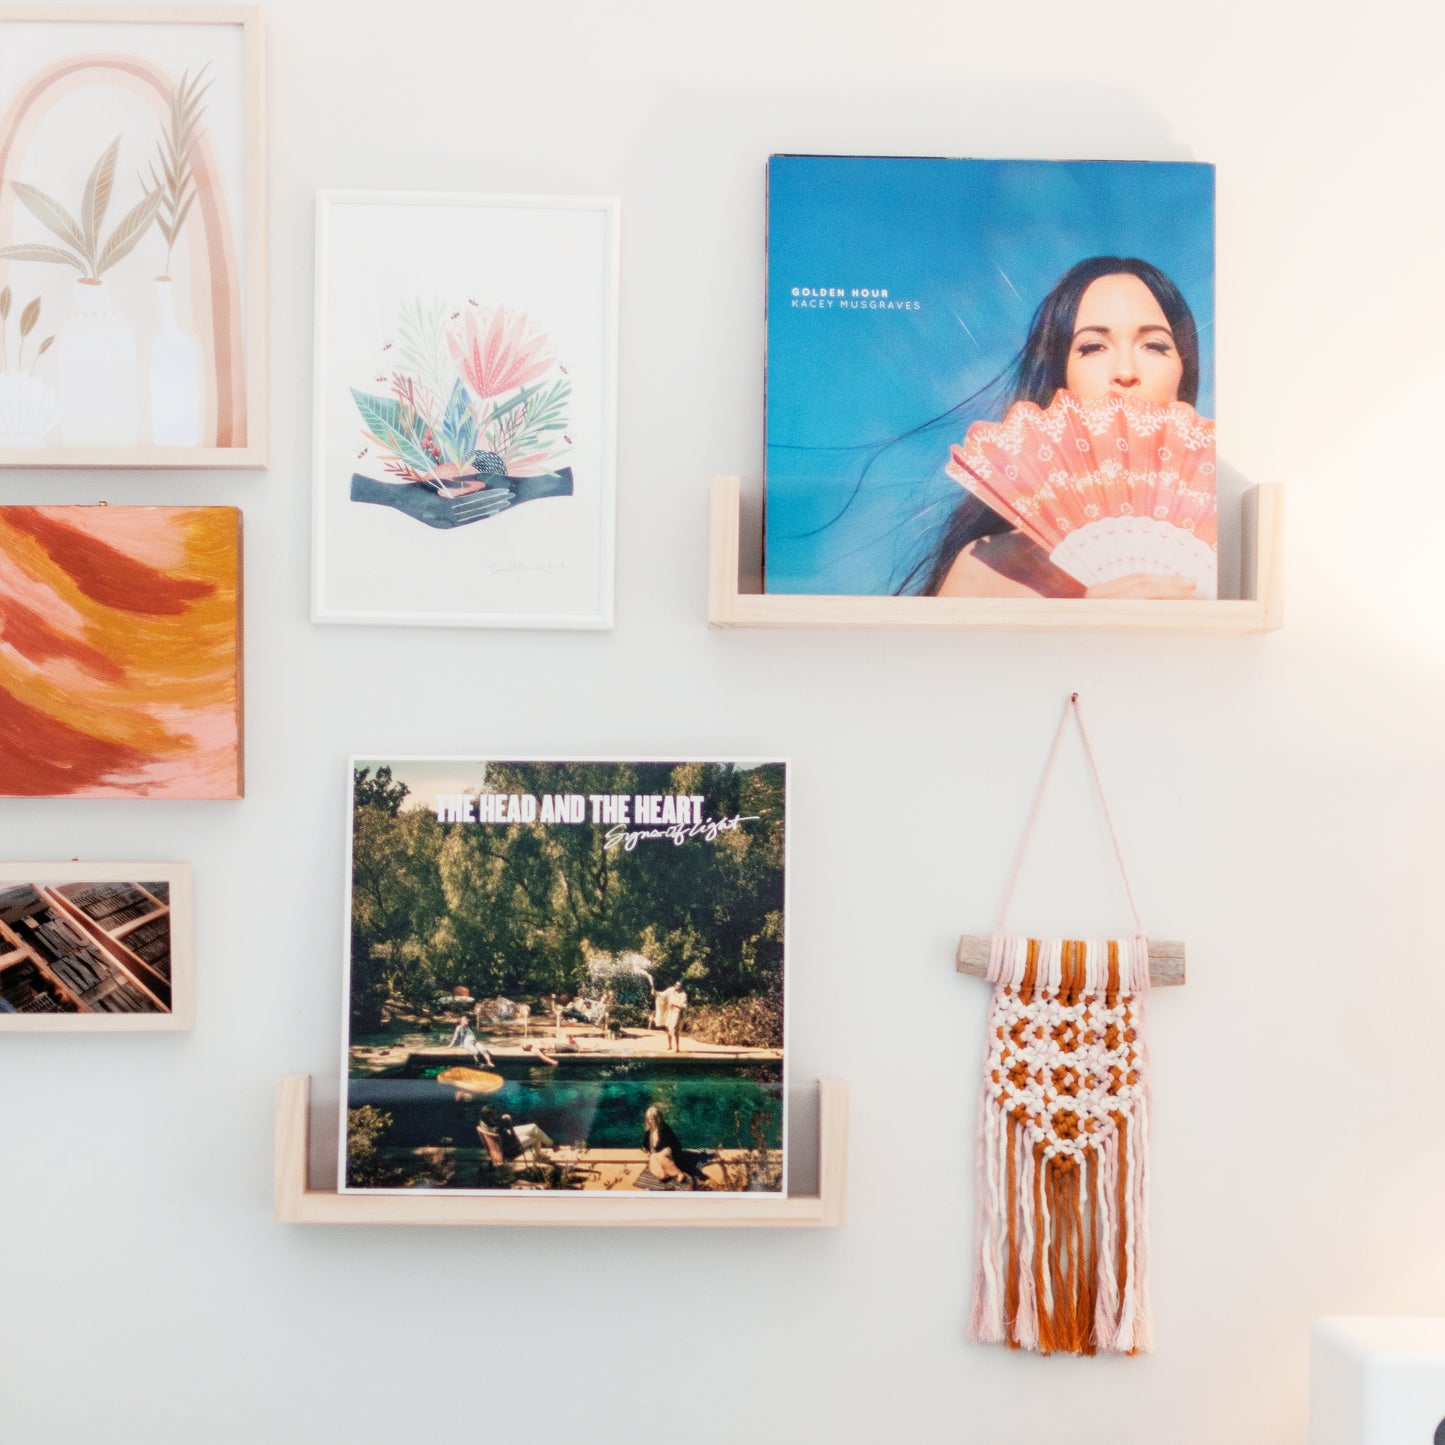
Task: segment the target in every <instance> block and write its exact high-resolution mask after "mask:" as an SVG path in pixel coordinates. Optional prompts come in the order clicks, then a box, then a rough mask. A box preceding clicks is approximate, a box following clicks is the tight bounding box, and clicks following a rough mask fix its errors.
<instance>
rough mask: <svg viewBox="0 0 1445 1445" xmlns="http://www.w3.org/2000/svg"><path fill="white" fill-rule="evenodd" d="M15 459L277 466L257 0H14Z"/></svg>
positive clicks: (10, 279) (2, 400)
mask: <svg viewBox="0 0 1445 1445" xmlns="http://www.w3.org/2000/svg"><path fill="white" fill-rule="evenodd" d="M0 57H3V60H4V63H3V65H0V176H3V182H0V467H42V466H43V467H187V468H197V467H259V466H265V465H266V457H267V436H266V171H265V167H266V136H265V110H264V82H263V77H262V63H263V42H262V20H261V12H260V10H259V9H257V8H255V7H240V6H223V7H216V6H206V5H173V4H161V5H144V6H137V5H94V4H79V5H75V4H24V5H17V4H6V3H0Z"/></svg>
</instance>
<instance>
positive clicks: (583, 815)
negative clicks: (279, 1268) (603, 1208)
mask: <svg viewBox="0 0 1445 1445" xmlns="http://www.w3.org/2000/svg"><path fill="white" fill-rule="evenodd" d="M350 768H351V790H350V791H351V802H350V813H351V816H350V825H351V829H350V848H349V872H350V887H349V896H348V907H347V928H348V941H347V947H346V1017H345V1021H344V1034H345V1060H344V1064H343V1079H342V1092H343V1094H344V1097H345V1101H346V1105H345V1109H344V1123H343V1125H342V1130H341V1140H340V1159H339V1177H340V1180H341V1188H342V1189H344V1190H352V1191H356V1190H364V1191H378V1190H409V1189H449V1190H457V1191H469V1192H473V1193H496V1192H499V1191H510V1190H594V1191H598V1192H599V1193H608V1194H615V1195H627V1196H630V1197H636V1196H637V1195H639V1194H650V1195H654V1196H659V1197H660V1196H662V1195H664V1194H677V1193H687V1194H703V1193H716V1192H727V1193H736V1194H743V1195H746V1194H755V1195H771V1196H777V1195H779V1194H784V1193H786V1192H787V1180H786V1164H785V1160H786V1118H785V1112H786V1111H785V1099H786V1092H785V1088H784V1085H785V1049H784V1034H785V1027H784V1026H785V1021H786V1020H785V1002H784V1000H785V994H786V990H785V986H784V983H785V974H786V937H787V931H786V917H787V909H786V894H787V831H786V829H787V794H788V774H787V765H786V764H785V763H783V762H778V761H758V760H752V759H749V760H731V761H720V760H715V759H713V760H705V761H696V760H695V761H657V760H626V761H624V760H618V759H606V760H599V759H591V760H574V761H539V760H536V759H521V758H480V757H426V758H419V757H357V758H353V759H351V763H350Z"/></svg>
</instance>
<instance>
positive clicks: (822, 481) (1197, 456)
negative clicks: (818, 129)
mask: <svg viewBox="0 0 1445 1445" xmlns="http://www.w3.org/2000/svg"><path fill="white" fill-rule="evenodd" d="M1213 417H1214V168H1213V167H1212V166H1209V165H1204V164H1197V163H1192V162H1134V161H1006V160H944V159H929V158H919V157H904V158H891V157H877V156H788V155H783V156H774V157H772V159H771V160H770V161H769V164H768V315H767V507H766V570H765V585H766V589H767V590H768V591H769V592H779V593H821V594H853V595H889V594H895V593H897V594H905V595H911V594H921V595H941V596H986V597H1010V596H1019V597H1026V596H1043V597H1086V596H1101V597H1148V598H1171V597H1181V598H1183V597H1213V596H1215V595H1216V591H1217V579H1218V566H1217V533H1216V502H1215V460H1214V457H1215V452H1214V422H1213Z"/></svg>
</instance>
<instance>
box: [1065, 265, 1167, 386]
mask: <svg viewBox="0 0 1445 1445" xmlns="http://www.w3.org/2000/svg"><path fill="white" fill-rule="evenodd" d="M1183 373H1184V367H1183V363H1182V362H1181V361H1180V358H1179V348H1178V347H1177V346H1175V344H1174V335H1173V332H1171V331H1170V329H1169V323H1168V321H1167V320H1166V319H1165V316H1164V312H1163V310H1162V309H1161V308H1160V305H1159V303H1158V301H1156V300H1155V299H1154V293H1153V292H1152V291H1151V290H1150V289H1149V288H1148V287H1147V286H1146V285H1145V284H1144V283H1143V282H1142V281H1141V280H1140V279H1139V278H1138V277H1137V276H1131V275H1128V274H1127V273H1120V274H1117V275H1113V276H1100V277H1099V279H1098V280H1097V281H1094V282H1091V283H1090V285H1089V286H1088V288H1087V289H1086V290H1085V291H1084V294H1083V295H1082V296H1081V297H1080V298H1079V311H1078V315H1077V316H1076V317H1075V318H1074V338H1073V341H1072V342H1071V343H1070V346H1069V361H1068V366H1067V369H1066V371H1065V380H1064V385H1065V386H1066V387H1067V388H1068V389H1069V390H1070V391H1071V392H1073V393H1074V395H1075V396H1078V397H1082V398H1084V399H1085V400H1097V399H1099V398H1101V397H1105V396H1110V395H1115V396H1131V397H1134V398H1136V399H1137V400H1139V401H1151V402H1161V403H1168V402H1171V401H1176V400H1177V399H1178V397H1179V382H1180V378H1181V377H1182V376H1183Z"/></svg>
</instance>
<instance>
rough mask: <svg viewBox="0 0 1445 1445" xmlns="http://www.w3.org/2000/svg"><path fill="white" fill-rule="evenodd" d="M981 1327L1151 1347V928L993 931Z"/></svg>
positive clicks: (977, 1332)
mask: <svg viewBox="0 0 1445 1445" xmlns="http://www.w3.org/2000/svg"><path fill="white" fill-rule="evenodd" d="M989 978H990V979H991V980H992V982H993V983H994V985H995V987H994V995H993V1008H992V1012H991V1014H990V1019H989V1054H988V1062H987V1065H986V1067H985V1070H984V1087H983V1094H982V1099H981V1102H980V1106H979V1115H980V1117H979V1191H978V1197H979V1229H978V1266H977V1271H976V1276H975V1286H974V1306H973V1334H974V1337H975V1338H976V1339H978V1340H980V1341H988V1342H998V1343H1007V1344H1009V1345H1010V1346H1012V1347H1013V1348H1015V1349H1019V1348H1023V1349H1031V1350H1038V1351H1039V1352H1040V1353H1041V1354H1052V1353H1054V1352H1056V1351H1063V1352H1068V1353H1070V1354H1082V1355H1092V1354H1094V1353H1095V1352H1097V1351H1100V1350H1104V1351H1115V1352H1119V1353H1123V1354H1133V1353H1135V1352H1136V1351H1138V1350H1146V1349H1148V1348H1149V1346H1150V1324H1149V1308H1148V1269H1147V1264H1148V1261H1147V1248H1146V1245H1147V1237H1148V1228H1147V1226H1148V1189H1147V1185H1148V1170H1147V1159H1146V1154H1147V1151H1146V1140H1147V1137H1148V1096H1147V1093H1146V1090H1145V1079H1144V1049H1143V1045H1142V1042H1141V1040H1140V1037H1139V1023H1140V1013H1141V1007H1140V1006H1141V1002H1142V998H1141V995H1142V993H1143V990H1144V989H1146V988H1147V987H1148V986H1149V948H1148V943H1147V942H1146V940H1144V939H1143V938H1134V939H1109V940H1088V941H1070V940H1064V939H1036V938H1010V937H1002V936H998V937H995V939H994V948H993V956H992V959H991V961H990V963H989Z"/></svg>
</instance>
